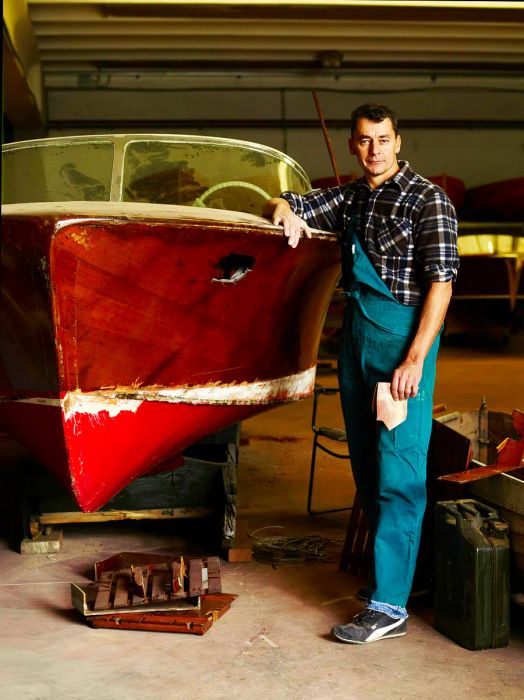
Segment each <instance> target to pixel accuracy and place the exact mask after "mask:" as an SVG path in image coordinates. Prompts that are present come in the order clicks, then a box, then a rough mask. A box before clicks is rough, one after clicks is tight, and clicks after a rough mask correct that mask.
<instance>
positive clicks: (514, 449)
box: [439, 409, 524, 484]
mask: <svg viewBox="0 0 524 700" xmlns="http://www.w3.org/2000/svg"><path fill="white" fill-rule="evenodd" d="M511 416H512V424H513V427H514V428H515V430H516V431H517V432H518V433H519V434H520V439H519V440H514V439H513V438H510V437H508V438H506V439H505V440H503V441H502V442H501V444H500V445H499V446H498V447H497V459H496V462H495V464H488V465H482V466H480V467H474V468H473V469H466V470H465V471H460V472H456V473H454V474H446V475H445V476H439V479H440V480H442V481H452V482H455V483H458V484H465V483H468V482H470V481H478V480H479V479H485V478H486V477H488V476H494V475H495V474H501V473H503V472H511V471H515V470H516V469H520V468H521V467H522V466H524V463H523V458H524V413H523V412H522V411H518V410H517V409H514V410H513V412H512V414H511Z"/></svg>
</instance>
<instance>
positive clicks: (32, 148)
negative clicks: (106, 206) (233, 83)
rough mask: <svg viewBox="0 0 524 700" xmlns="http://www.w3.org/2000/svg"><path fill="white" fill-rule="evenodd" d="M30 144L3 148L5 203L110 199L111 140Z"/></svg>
mask: <svg viewBox="0 0 524 700" xmlns="http://www.w3.org/2000/svg"><path fill="white" fill-rule="evenodd" d="M27 143H28V145H27V146H24V145H23V143H21V144H20V146H19V147H16V148H13V149H12V150H10V148H9V147H7V148H4V151H3V155H2V172H3V174H2V204H22V203H27V202H74V201H87V202H108V201H109V199H110V193H111V177H112V172H113V156H114V145H113V143H111V141H105V142H104V141H95V142H86V141H81V142H77V143H67V142H58V143H57V142H56V141H55V140H52V141H49V142H48V143H46V142H45V141H44V140H42V141H38V142H27ZM17 146H18V144H17Z"/></svg>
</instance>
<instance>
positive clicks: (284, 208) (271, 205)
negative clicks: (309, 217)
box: [262, 197, 311, 248]
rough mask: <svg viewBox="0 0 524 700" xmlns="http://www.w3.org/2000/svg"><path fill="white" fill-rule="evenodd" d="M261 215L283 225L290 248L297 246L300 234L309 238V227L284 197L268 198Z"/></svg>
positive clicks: (277, 224)
mask: <svg viewBox="0 0 524 700" xmlns="http://www.w3.org/2000/svg"><path fill="white" fill-rule="evenodd" d="M262 216H265V217H266V218H268V219H271V221H272V222H273V223H274V224H275V226H283V228H284V235H285V236H287V238H288V241H287V242H288V243H289V245H290V246H291V247H292V248H296V247H297V245H298V242H299V240H300V239H301V237H302V234H305V235H306V236H307V237H308V238H311V229H310V228H309V226H308V225H307V224H306V222H305V221H304V220H303V219H301V218H300V217H299V216H297V215H296V214H295V212H293V211H292V210H291V207H290V206H289V204H288V203H287V202H286V200H285V199H280V197H275V198H274V199H268V200H267V202H266V203H265V204H264V206H263V208H262Z"/></svg>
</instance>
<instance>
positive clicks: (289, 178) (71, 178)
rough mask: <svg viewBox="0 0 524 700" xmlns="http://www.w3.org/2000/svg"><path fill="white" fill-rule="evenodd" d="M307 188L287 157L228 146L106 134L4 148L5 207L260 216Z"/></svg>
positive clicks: (209, 140)
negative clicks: (171, 209)
mask: <svg viewBox="0 0 524 700" xmlns="http://www.w3.org/2000/svg"><path fill="white" fill-rule="evenodd" d="M309 189H310V183H309V180H308V178H307V176H306V174H305V173H304V171H303V170H302V168H301V167H300V166H299V165H298V164H297V163H295V161H293V160H292V159H291V158H288V157H287V156H286V155H284V154H283V153H280V152H279V151H277V150H275V149H272V148H269V147H267V146H262V145H259V144H254V143H249V142H246V141H235V140H233V139H224V138H217V137H207V136H185V135H167V134H158V135H157V134H155V135H145V134H144V135H123V134H111V135H104V136H98V137H93V136H71V137H60V138H51V139H40V140H38V141H26V142H23V141H22V142H19V143H15V144H7V145H5V146H4V147H3V178H2V203H3V204H22V203H28V202H70V201H91V202H96V201H98V202H109V201H112V202H143V203H151V204H181V205H185V206H196V207H210V208H214V209H229V210H232V211H241V212H249V213H253V214H259V213H260V211H261V207H262V203H263V202H264V200H265V199H267V198H269V197H278V195H279V194H280V193H281V192H283V191H284V190H293V191H295V192H299V193H304V192H307V191H308V190H309Z"/></svg>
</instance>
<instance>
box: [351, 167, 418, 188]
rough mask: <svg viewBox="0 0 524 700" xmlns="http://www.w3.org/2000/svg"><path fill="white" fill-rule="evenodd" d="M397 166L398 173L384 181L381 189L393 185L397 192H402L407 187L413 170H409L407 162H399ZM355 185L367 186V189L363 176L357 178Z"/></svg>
mask: <svg viewBox="0 0 524 700" xmlns="http://www.w3.org/2000/svg"><path fill="white" fill-rule="evenodd" d="M398 165H399V170H398V172H396V173H395V175H393V177H392V178H390V179H389V180H386V182H384V183H383V184H382V185H381V187H385V186H386V185H395V187H397V188H398V189H399V190H403V189H405V188H406V187H407V185H409V183H410V182H411V181H412V179H413V175H414V172H413V170H411V168H410V165H409V162H408V161H407V160H399V161H398ZM357 184H359V185H360V184H362V185H367V187H369V185H368V184H367V182H366V178H365V177H364V176H362V177H359V178H358V180H357ZM379 189H380V188H379Z"/></svg>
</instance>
